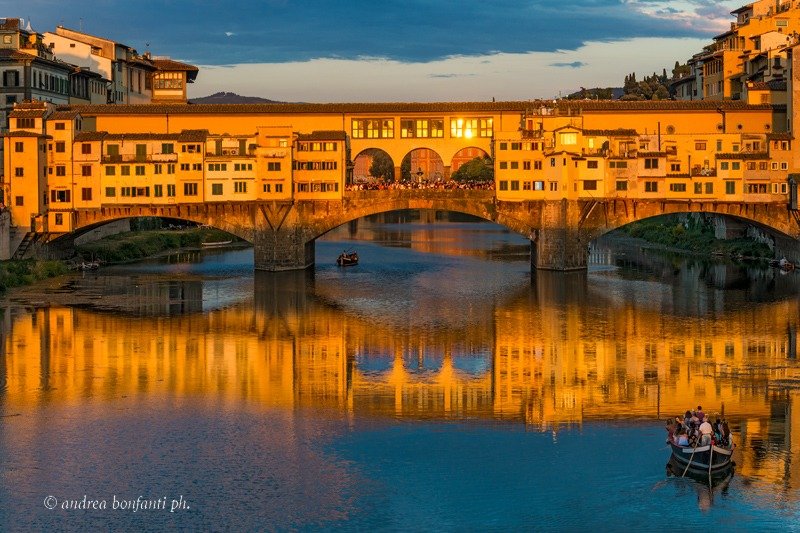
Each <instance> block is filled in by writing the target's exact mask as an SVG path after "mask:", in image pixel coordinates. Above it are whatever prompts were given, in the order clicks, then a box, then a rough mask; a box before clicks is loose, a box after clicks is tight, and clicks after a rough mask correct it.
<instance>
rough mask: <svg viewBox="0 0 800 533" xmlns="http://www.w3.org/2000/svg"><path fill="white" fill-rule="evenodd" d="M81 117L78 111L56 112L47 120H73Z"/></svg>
mask: <svg viewBox="0 0 800 533" xmlns="http://www.w3.org/2000/svg"><path fill="white" fill-rule="evenodd" d="M78 115H80V113H78V112H77V111H56V112H55V113H52V114H51V115H50V116H49V117H47V120H72V119H73V118H75V117H77V116H78Z"/></svg>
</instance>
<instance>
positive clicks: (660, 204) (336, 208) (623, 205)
mask: <svg viewBox="0 0 800 533" xmlns="http://www.w3.org/2000/svg"><path fill="white" fill-rule="evenodd" d="M402 209H434V210H439V211H454V212H459V213H466V214H469V215H474V216H476V217H479V218H482V219H485V220H489V221H492V222H496V223H498V224H501V225H503V226H505V227H507V228H508V229H509V230H511V231H514V232H516V233H519V234H520V235H523V236H525V237H527V238H528V239H530V240H531V245H532V248H531V250H532V266H533V267H535V268H538V269H547V270H575V269H582V268H586V264H587V259H588V252H587V250H588V244H589V243H590V242H591V241H592V240H593V239H595V238H597V237H599V236H600V235H602V234H603V233H606V232H608V231H610V230H613V229H616V228H618V227H620V226H624V225H625V224H628V223H630V222H634V221H637V220H642V219H645V218H650V217H653V216H657V215H663V214H673V213H715V214H718V215H724V216H726V217H733V218H735V219H740V220H743V221H746V222H748V223H750V224H752V225H754V226H755V227H759V228H762V229H765V230H766V231H767V232H769V233H771V234H773V235H775V236H776V237H777V239H783V245H782V246H783V248H784V249H792V250H793V249H795V248H797V246H795V245H796V243H797V239H798V238H799V237H800V216H798V213H797V212H796V211H792V210H790V209H789V208H788V207H787V205H786V204H785V203H758V204H755V203H753V204H743V203H735V202H730V203H728V202H719V201H688V200H641V199H625V198H594V199H578V200H569V199H562V200H533V201H525V202H502V201H498V200H497V199H496V198H495V195H494V191H491V190H447V191H442V190H428V189H423V190H419V189H410V190H388V191H387V190H384V191H348V192H346V193H344V196H343V198H342V199H340V200H308V201H295V202H241V203H232V202H220V203H212V202H208V203H202V204H185V205H159V206H148V205H129V206H111V207H103V208H100V209H91V210H76V212H75V214H74V216H75V218H76V220H75V227H76V228H78V230H77V233H80V232H81V230H88V229H91V228H94V227H97V226H99V225H101V224H104V223H107V222H110V221H113V220H118V219H124V218H132V217H168V218H176V219H182V220H187V221H193V222H197V223H200V224H207V225H209V226H213V227H216V228H219V229H221V230H224V231H227V232H229V233H231V234H233V235H236V236H237V237H240V238H242V239H245V240H246V241H249V242H251V243H253V245H254V248H255V268H256V269H257V270H269V271H278V270H295V269H303V268H306V267H308V266H311V265H313V264H314V242H315V240H316V239H317V238H318V237H320V236H322V235H324V234H325V233H326V232H328V231H330V230H332V229H333V228H336V227H338V226H340V225H342V224H345V223H347V222H349V221H351V220H355V219H358V218H361V217H365V216H368V215H373V214H377V213H384V212H389V211H397V210H402ZM65 237H66V236H65ZM62 239H63V237H62ZM796 259H797V258H796Z"/></svg>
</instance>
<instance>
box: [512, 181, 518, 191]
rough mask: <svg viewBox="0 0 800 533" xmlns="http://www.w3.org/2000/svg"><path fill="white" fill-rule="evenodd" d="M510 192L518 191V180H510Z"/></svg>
mask: <svg viewBox="0 0 800 533" xmlns="http://www.w3.org/2000/svg"><path fill="white" fill-rule="evenodd" d="M511 190H512V191H518V190H519V181H518V180H511Z"/></svg>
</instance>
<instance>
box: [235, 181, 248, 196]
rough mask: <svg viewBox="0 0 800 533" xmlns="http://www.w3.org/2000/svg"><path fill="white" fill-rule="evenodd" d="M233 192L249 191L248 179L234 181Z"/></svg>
mask: <svg viewBox="0 0 800 533" xmlns="http://www.w3.org/2000/svg"><path fill="white" fill-rule="evenodd" d="M233 192H235V193H246V192H247V182H246V181H234V182H233Z"/></svg>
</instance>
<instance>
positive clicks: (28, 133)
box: [0, 131, 52, 139]
mask: <svg viewBox="0 0 800 533" xmlns="http://www.w3.org/2000/svg"><path fill="white" fill-rule="evenodd" d="M0 136H2V137H44V138H45V139H52V137H51V136H50V135H45V134H43V133H34V132H32V131H8V132H6V133H0Z"/></svg>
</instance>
